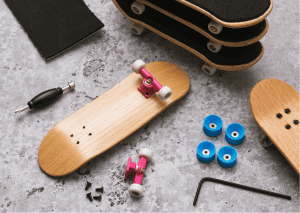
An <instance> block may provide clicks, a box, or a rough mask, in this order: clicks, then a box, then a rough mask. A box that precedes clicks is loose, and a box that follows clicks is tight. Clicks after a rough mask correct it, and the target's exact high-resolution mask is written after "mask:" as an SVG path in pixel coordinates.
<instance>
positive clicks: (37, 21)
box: [5, 0, 104, 60]
mask: <svg viewBox="0 0 300 213" xmlns="http://www.w3.org/2000/svg"><path fill="white" fill-rule="evenodd" d="M5 2H6V4H7V6H8V7H9V8H10V10H11V11H12V12H13V14H14V16H15V17H16V18H17V20H18V21H19V23H20V24H21V25H22V27H23V29H24V30H25V31H26V33H27V34H28V37H29V38H30V40H31V41H32V43H33V44H34V45H35V46H36V48H37V50H38V51H39V53H40V55H41V56H42V57H43V58H44V59H46V60H47V59H50V58H52V57H54V56H56V55H58V54H59V53H61V52H63V51H64V50H66V49H68V48H70V47H72V46H74V45H75V44H77V43H79V42H80V41H82V40H84V39H85V38H87V37H88V36H90V35H92V34H93V33H95V32H96V31H98V30H100V29H101V28H102V27H103V26H104V24H103V23H102V22H101V21H100V20H99V19H98V18H97V17H96V16H95V15H94V14H93V13H92V12H91V10H90V9H89V8H88V7H87V6H86V4H85V3H84V1H83V0H72V1H70V0H42V1H41V0H26V1H20V0H5Z"/></svg>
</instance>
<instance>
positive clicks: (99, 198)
mask: <svg viewBox="0 0 300 213" xmlns="http://www.w3.org/2000/svg"><path fill="white" fill-rule="evenodd" d="M93 198H94V200H98V201H99V202H101V200H102V196H101V195H99V196H94V197H93Z"/></svg>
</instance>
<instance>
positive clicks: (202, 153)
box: [196, 141, 216, 163]
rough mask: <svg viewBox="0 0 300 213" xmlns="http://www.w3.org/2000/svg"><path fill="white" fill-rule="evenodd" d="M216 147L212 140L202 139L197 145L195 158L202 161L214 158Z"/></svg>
mask: <svg viewBox="0 0 300 213" xmlns="http://www.w3.org/2000/svg"><path fill="white" fill-rule="evenodd" d="M215 155H216V147H215V145H214V144H213V143H212V142H209V141H203V142H201V143H199V145H198V146H197V154H196V156H197V158H198V160H199V161H200V162H202V163H210V162H212V161H213V160H214V159H215Z"/></svg>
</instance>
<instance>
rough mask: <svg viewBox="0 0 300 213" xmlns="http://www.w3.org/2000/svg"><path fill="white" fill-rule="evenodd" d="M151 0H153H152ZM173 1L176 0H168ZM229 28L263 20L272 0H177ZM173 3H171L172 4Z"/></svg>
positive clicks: (268, 11) (241, 26) (271, 7)
mask: <svg viewBox="0 0 300 213" xmlns="http://www.w3.org/2000/svg"><path fill="white" fill-rule="evenodd" d="M150 1H151V0H150ZM168 1H169V2H172V1H174V0H168ZM175 1H177V2H179V3H181V4H182V5H183V6H187V7H190V8H192V9H194V10H196V11H198V12H199V13H202V14H204V15H206V16H207V17H209V18H211V19H212V20H214V21H215V22H217V23H219V24H221V25H222V26H225V27H228V28H245V27H250V26H253V25H256V24H258V23H260V22H262V21H263V20H264V19H265V18H266V17H267V16H268V15H269V14H270V13H271V11H272V9H273V2H272V0H230V1H224V0H175ZM171 4H172V3H170V5H171Z"/></svg>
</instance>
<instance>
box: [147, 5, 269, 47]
mask: <svg viewBox="0 0 300 213" xmlns="http://www.w3.org/2000/svg"><path fill="white" fill-rule="evenodd" d="M147 1H148V2H150V3H152V4H154V5H156V6H158V7H160V8H161V9H163V10H165V11H168V12H170V13H172V14H173V15H175V16H177V17H180V18H182V19H184V20H186V21H188V22H190V23H191V24H194V25H195V26H197V27H199V28H201V29H202V30H204V31H205V32H206V33H208V34H210V35H211V36H213V37H215V38H216V39H218V40H220V41H226V42H242V41H247V40H250V39H252V38H255V37H257V36H259V35H260V34H261V33H262V32H263V31H264V30H265V29H266V21H265V20H264V21H262V22H260V23H259V24H257V25H254V26H251V27H246V28H234V29H232V28H226V27H223V30H222V33H220V34H217V35H215V34H213V33H211V32H210V31H209V30H208V24H209V22H210V21H211V19H210V18H209V17H207V16H205V15H204V14H202V13H199V12H198V11H196V10H194V9H192V8H190V7H188V6H185V5H182V4H181V3H179V2H177V1H174V0H163V1H162V0H147ZM147 8H148V7H147Z"/></svg>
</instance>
